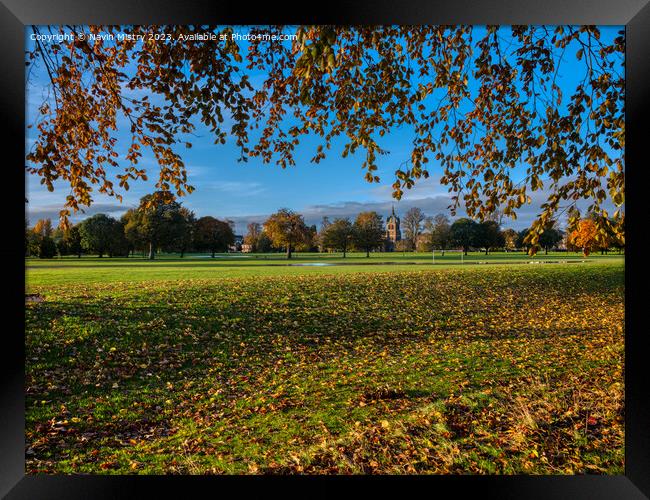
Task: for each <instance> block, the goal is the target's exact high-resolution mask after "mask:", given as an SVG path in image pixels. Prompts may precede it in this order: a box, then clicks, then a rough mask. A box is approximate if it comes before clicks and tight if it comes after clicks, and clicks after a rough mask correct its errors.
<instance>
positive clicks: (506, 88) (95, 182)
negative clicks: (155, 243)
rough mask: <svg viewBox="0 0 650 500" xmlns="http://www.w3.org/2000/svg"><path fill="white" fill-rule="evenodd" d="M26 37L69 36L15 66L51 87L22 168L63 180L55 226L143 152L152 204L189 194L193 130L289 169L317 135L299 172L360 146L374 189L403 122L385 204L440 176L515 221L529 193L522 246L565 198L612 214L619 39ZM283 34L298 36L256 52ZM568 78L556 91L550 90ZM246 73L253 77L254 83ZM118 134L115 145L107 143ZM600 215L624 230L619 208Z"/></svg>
mask: <svg viewBox="0 0 650 500" xmlns="http://www.w3.org/2000/svg"><path fill="white" fill-rule="evenodd" d="M32 30H33V32H34V34H35V35H48V34H49V35H62V34H68V35H69V34H73V35H75V36H72V37H70V38H68V39H65V40H64V41H60V42H56V43H43V42H41V41H39V40H38V39H37V40H36V41H35V42H34V44H33V45H31V46H30V47H29V50H28V52H27V63H28V65H29V66H31V65H32V64H36V63H38V65H40V67H41V68H44V70H43V73H46V75H47V76H46V78H47V79H48V80H49V82H48V83H49V87H50V89H51V92H50V94H49V95H50V96H51V98H50V99H47V100H46V101H44V102H43V104H42V106H41V107H40V114H39V116H38V117H37V119H36V122H35V123H33V124H32V125H33V126H35V127H36V128H37V130H38V133H37V135H36V137H35V138H34V142H33V146H32V148H31V150H30V152H29V154H28V155H27V160H28V162H29V164H28V165H27V168H28V171H29V172H31V173H33V174H35V175H38V176H39V177H40V178H41V180H42V182H43V183H44V184H45V185H46V186H47V187H48V188H49V189H54V182H55V181H59V182H61V181H64V182H65V183H66V184H68V185H69V186H70V194H69V195H68V196H67V199H66V202H65V205H64V207H63V210H62V211H61V217H62V222H65V221H66V220H67V216H68V215H70V213H71V212H72V211H76V210H77V209H79V208H81V207H83V206H89V205H90V204H91V203H92V201H93V198H92V195H93V194H94V191H93V190H95V191H97V192H99V193H105V194H107V195H113V196H117V197H119V196H121V193H122V192H123V190H125V189H128V187H129V185H130V184H131V183H132V182H134V181H136V180H138V179H145V178H147V172H146V169H145V168H144V167H143V166H142V165H141V161H140V160H141V159H143V157H144V155H145V154H146V155H148V156H149V157H151V158H153V159H155V161H156V162H157V164H158V167H159V168H158V170H159V172H158V180H157V182H156V191H157V193H158V194H157V198H156V199H155V200H153V201H155V202H156V201H161V202H168V201H171V198H173V197H172V196H170V194H171V193H173V194H174V196H182V195H184V194H187V193H190V192H191V191H192V190H193V189H194V188H193V187H192V186H191V185H189V184H188V179H187V173H186V170H185V165H184V162H183V158H182V155H181V153H180V151H179V148H180V147H184V146H185V147H190V146H191V143H190V142H189V141H188V137H191V134H192V132H193V130H194V129H195V127H196V126H197V125H201V126H204V127H207V128H208V129H209V131H210V132H211V134H212V136H213V138H214V141H215V143H218V144H223V143H225V141H226V138H227V137H232V138H234V141H235V143H236V144H237V146H238V148H239V152H240V155H239V159H240V160H244V161H245V160H247V159H248V158H250V157H259V158H261V159H262V161H263V162H265V163H269V162H275V163H276V164H278V165H280V166H281V167H283V168H284V167H286V166H289V165H294V164H295V156H296V154H297V146H298V145H299V144H300V143H301V142H302V141H303V139H304V138H306V137H307V136H308V135H309V136H311V137H315V142H316V144H314V148H315V151H314V152H313V156H312V157H311V161H313V162H315V163H318V162H320V161H321V160H323V159H324V158H325V157H326V155H328V154H332V153H331V149H333V147H334V146H336V148H337V149H338V148H339V146H340V148H341V151H340V154H341V155H342V156H344V157H345V156H347V155H349V154H355V153H361V158H360V163H361V167H362V168H363V169H364V170H365V177H366V179H367V180H368V181H370V182H379V181H380V178H379V176H378V175H377V171H378V158H379V157H380V156H381V155H384V154H386V153H387V152H388V151H387V150H386V145H387V141H388V140H389V138H388V136H389V135H390V133H391V132H392V131H393V130H394V128H395V127H397V126H401V127H402V128H403V130H408V131H409V133H410V134H411V137H409V139H408V140H403V141H401V143H403V144H409V148H408V150H407V151H406V153H405V154H404V156H403V157H400V158H397V159H396V160H395V163H394V164H393V168H394V170H393V171H394V179H393V180H394V182H393V185H392V187H393V196H394V197H395V198H397V199H399V198H400V197H401V196H402V194H403V192H404V189H410V188H411V187H412V186H413V185H414V183H415V182H416V181H417V180H418V179H420V178H427V177H428V176H429V175H430V174H431V173H436V175H437V176H439V179H440V183H441V184H443V185H447V186H448V188H449V191H450V193H451V203H450V209H451V211H452V215H455V210H456V209H458V208H462V209H464V210H465V212H466V213H467V215H468V216H469V217H471V218H476V219H478V220H479V221H480V220H484V219H485V218H489V216H490V215H491V214H493V213H494V212H495V211H497V210H499V211H501V213H502V214H503V215H505V216H509V217H512V218H515V217H516V212H517V210H518V209H519V208H520V207H521V206H522V205H524V204H529V203H531V202H532V196H531V195H532V194H533V193H534V192H536V191H538V192H539V193H538V194H541V195H542V200H543V203H542V204H541V210H540V213H539V215H538V217H537V219H536V220H535V221H534V223H533V224H532V227H531V230H530V231H529V232H528V234H527V237H526V238H527V243H528V244H530V245H537V243H538V238H539V235H540V234H541V233H542V230H543V228H544V227H546V226H547V224H548V223H549V221H550V220H553V219H554V218H557V217H558V216H559V214H560V213H562V212H564V211H566V210H567V208H568V207H570V206H574V205H575V203H576V201H577V200H579V199H588V200H590V202H591V204H590V206H589V208H588V210H589V211H590V212H593V213H600V214H601V215H602V214H603V212H604V208H603V205H604V204H605V202H607V201H610V202H612V203H613V204H614V205H615V206H616V207H621V206H622V205H623V203H624V148H625V120H624V102H625V75H624V68H623V62H624V54H625V37H624V32H623V31H621V32H619V33H618V35H616V34H615V35H614V36H602V30H601V28H599V27H597V26H554V27H549V26H507V27H506V26H503V27H499V26H487V27H477V26H353V27H351V26H298V27H281V26H280V27H278V26H274V27H253V28H250V29H249V30H250V32H251V33H250V34H251V35H252V36H251V41H250V43H248V44H247V48H248V50H246V51H243V50H242V47H240V45H239V44H238V43H237V42H236V40H235V38H234V37H233V36H232V35H233V29H232V28H230V27H227V28H223V27H218V26H165V27H164V28H163V27H160V26H144V25H141V26H128V27H127V26H125V27H120V26H60V27H53V26H50V27H45V28H43V27H37V26H34V27H32ZM45 30H49V33H44V31H45ZM206 32H212V33H214V34H215V35H216V38H217V41H215V40H212V39H210V38H209V37H205V36H204V34H205V33H206ZM279 32H282V33H285V34H290V35H295V38H293V39H291V40H287V41H284V42H280V43H278V42H272V41H270V40H271V37H272V36H273V35H277V34H278V33H279ZM99 34H112V35H113V38H112V40H110V41H107V39H106V37H99V36H94V35H99ZM119 34H127V35H129V36H124V37H118V36H117V35H119ZM152 34H153V35H158V37H156V36H150V35H152ZM161 34H162V35H163V42H161V41H160V35H161ZM80 35H83V36H80ZM90 35H93V36H90ZM197 35H201V36H197ZM35 38H38V36H37V37H35ZM566 64H571V67H570V69H569V70H567V66H566ZM28 70H31V68H28ZM567 71H568V72H570V73H571V75H572V81H571V83H569V84H567V83H565V82H564V81H563V80H562V75H563V74H566V73H567ZM251 72H254V73H256V74H260V75H263V76H262V81H261V82H254V81H252V80H251V79H250V78H249V75H250V74H251ZM226 118H228V120H227V121H226ZM227 123H228V125H226V124H227ZM119 127H123V130H124V131H125V132H126V135H127V138H126V139H127V141H128V142H127V143H126V144H125V146H127V147H126V151H123V148H122V147H121V146H120V147H118V141H117V131H118V128H119ZM255 129H258V130H257V131H255ZM251 131H255V133H250V132H251ZM120 139H121V142H123V141H122V139H123V138H122V137H120ZM309 142H310V143H311V141H309ZM522 167H523V173H524V175H523V176H522V175H521V173H522ZM576 179H579V181H576ZM165 193H167V195H165ZM158 198H160V199H158ZM602 220H604V219H597V221H596V224H597V225H598V226H600V223H601V221H602ZM613 220H614V221H615V222H616V221H621V220H622V211H621V210H617V211H616V213H615V214H614V216H613Z"/></svg>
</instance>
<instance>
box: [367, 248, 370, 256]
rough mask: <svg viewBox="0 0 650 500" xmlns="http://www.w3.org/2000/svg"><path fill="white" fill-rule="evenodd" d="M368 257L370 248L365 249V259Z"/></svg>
mask: <svg viewBox="0 0 650 500" xmlns="http://www.w3.org/2000/svg"><path fill="white" fill-rule="evenodd" d="M369 257H370V247H366V258H369Z"/></svg>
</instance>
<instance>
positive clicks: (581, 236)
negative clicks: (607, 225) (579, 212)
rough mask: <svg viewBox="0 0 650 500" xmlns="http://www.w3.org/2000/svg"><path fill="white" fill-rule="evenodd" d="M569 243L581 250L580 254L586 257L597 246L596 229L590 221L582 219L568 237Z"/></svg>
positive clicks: (594, 224)
mask: <svg viewBox="0 0 650 500" xmlns="http://www.w3.org/2000/svg"><path fill="white" fill-rule="evenodd" d="M569 242H570V243H571V244H572V245H573V246H575V247H577V248H581V249H582V254H583V255H584V256H585V257H588V256H589V254H590V253H591V252H592V250H594V249H595V248H596V247H597V246H598V242H599V238H598V228H597V227H596V223H595V222H594V221H593V220H592V219H582V220H580V221H579V222H578V223H577V227H576V229H574V230H573V232H572V233H571V234H570V236H569Z"/></svg>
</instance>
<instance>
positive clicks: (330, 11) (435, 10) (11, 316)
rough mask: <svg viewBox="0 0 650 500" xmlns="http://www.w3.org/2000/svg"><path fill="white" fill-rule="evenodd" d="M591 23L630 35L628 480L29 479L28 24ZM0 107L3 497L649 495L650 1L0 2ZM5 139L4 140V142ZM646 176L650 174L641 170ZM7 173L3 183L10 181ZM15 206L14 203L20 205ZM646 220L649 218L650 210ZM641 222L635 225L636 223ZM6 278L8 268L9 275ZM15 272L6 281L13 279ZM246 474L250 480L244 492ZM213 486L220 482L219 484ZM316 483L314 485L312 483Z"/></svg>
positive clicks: (0, 439)
mask: <svg viewBox="0 0 650 500" xmlns="http://www.w3.org/2000/svg"><path fill="white" fill-rule="evenodd" d="M207 22H210V23H219V24H275V23H284V24H303V23H307V24H330V23H332V24H505V25H509V24H550V25H557V24H596V25H625V28H626V128H627V138H626V139H627V140H626V164H627V165H626V191H627V196H626V216H627V217H626V218H627V231H626V233H627V237H626V243H627V246H626V266H625V287H626V311H625V322H626V325H625V326H626V328H625V332H626V333H625V345H626V356H625V387H626V393H625V398H626V408H625V414H626V417H625V432H626V435H625V437H626V445H625V475H623V476H587V475H584V476H489V477H483V476H481V477H479V476H432V477H419V476H418V477H374V478H372V477H349V478H341V477H335V478H313V477H303V476H298V477H283V478H272V477H247V478H241V477H223V478H185V477H183V478H173V477H134V476H44V475H35V476H26V475H25V470H24V469H25V467H24V463H25V461H24V459H25V455H24V452H25V443H24V334H23V333H22V332H24V314H23V312H22V311H23V310H24V309H23V307H24V299H23V296H24V283H25V271H24V249H23V247H22V245H21V244H20V243H19V242H20V241H23V239H22V238H23V236H22V232H23V228H22V224H23V222H22V220H21V218H20V217H17V216H16V214H15V213H14V212H13V209H10V208H9V207H12V208H13V207H18V206H19V205H18V204H19V203H24V202H23V200H22V198H23V193H22V192H20V190H19V189H15V186H20V185H22V183H23V182H25V177H24V176H25V174H24V170H21V168H22V166H24V140H25V118H24V117H25V63H24V40H25V37H24V28H25V26H28V25H33V24H69V23H74V24H144V23H147V24H149V23H154V24H192V23H195V24H196V23H207ZM0 48H1V49H0V54H1V55H0V58H1V60H2V64H1V65H0V68H2V77H1V78H0V103H1V108H0V109H2V118H3V122H4V125H5V127H6V130H5V133H4V137H3V142H4V148H3V149H2V152H3V156H2V159H3V160H4V170H3V174H4V175H3V177H2V179H3V180H5V179H6V182H4V183H2V184H1V185H2V188H3V189H2V193H3V195H4V196H5V197H11V198H12V200H11V202H10V204H9V203H8V204H6V205H5V206H6V207H7V209H6V210H5V215H4V220H5V228H6V230H7V233H8V235H9V233H10V234H11V240H10V241H11V243H9V244H7V245H3V246H2V248H1V249H0V253H1V254H2V258H3V260H2V262H3V264H4V265H3V270H4V271H5V273H4V274H7V275H8V276H7V278H6V280H7V281H8V282H7V283H6V284H5V286H4V289H5V291H7V293H6V294H5V299H4V301H3V307H4V308H5V311H4V312H5V314H4V315H3V319H4V321H3V322H2V325H3V327H4V328H0V331H3V338H2V341H3V348H0V353H1V354H0V356H1V362H0V366H1V368H2V372H3V373H2V375H3V376H2V378H1V379H0V436H1V437H0V443H1V452H0V495H2V496H5V495H6V498H12V499H15V498H125V497H142V496H149V495H150V494H152V493H154V490H159V491H162V492H164V493H166V494H173V493H176V494H184V495H187V493H186V491H187V489H188V488H194V487H197V486H203V487H204V486H207V487H208V490H207V491H208V492H210V494H211V495H219V494H225V492H226V491H228V490H227V489H226V488H228V487H229V486H237V488H239V490H238V491H239V493H238V494H239V495H241V494H247V493H251V492H255V493H257V494H258V495H259V496H261V495H262V494H264V495H267V494H268V493H269V492H270V491H271V490H277V491H278V492H281V493H283V494H291V493H292V492H297V491H299V490H302V489H303V488H305V489H311V490H312V494H314V495H316V494H324V493H331V490H332V489H333V488H336V489H341V488H344V489H348V488H349V487H350V486H352V485H353V484H354V485H355V486H363V487H364V488H371V489H376V490H377V491H381V492H382V493H386V492H388V491H392V492H394V493H398V494H400V495H408V494H409V492H410V491H411V490H410V488H412V487H415V486H417V487H418V488H423V489H424V492H425V493H426V492H428V493H429V494H430V495H434V496H435V495H439V494H440V492H441V491H445V492H448V493H451V494H453V495H454V496H461V497H462V496H466V495H467V494H472V495H477V494H478V495H480V496H486V495H487V496H492V497H496V498H513V499H514V498H517V499H520V498H571V499H580V498H585V499H587V498H588V499H599V498H620V499H623V498H649V497H650V409H649V402H650V390H648V383H647V382H648V381H649V378H650V377H648V371H647V370H646V365H645V361H646V359H648V353H649V348H648V345H650V343H647V342H646V339H645V338H644V337H645V333H646V332H645V328H644V323H645V322H644V321H643V319H644V318H643V316H642V307H643V306H642V305H640V301H639V305H636V303H635V302H634V300H633V299H634V297H635V295H637V294H639V296H642V294H643V292H644V287H643V281H642V280H643V278H642V272H641V270H642V269H643V266H644V258H643V254H642V251H643V249H642V246H643V245H642V241H641V239H642V237H643V235H644V233H643V229H644V228H643V227H641V223H642V222H641V221H642V217H643V214H642V212H643V208H642V207H643V205H642V199H643V196H644V193H643V191H642V190H643V188H644V186H647V185H648V184H646V183H645V182H644V181H645V179H644V177H643V175H644V173H645V172H644V164H643V162H644V160H645V155H644V153H645V149H646V148H645V147H644V146H645V145H644V141H645V142H647V138H646V134H645V131H644V127H643V124H644V121H646V120H647V118H648V117H650V98H649V97H650V0H610V1H607V0H580V1H572V2H570V3H569V2H567V0H545V1H543V2H542V1H539V0H480V1H479V0H456V1H450V0H447V1H440V0H436V1H426V0H411V1H408V2H401V3H398V2H394V1H390V0H382V1H372V0H364V1H358V2H355V3H354V4H350V3H349V2H344V1H338V0H330V1H328V2H313V3H303V4H299V5H295V6H293V5H285V6H281V5H279V4H277V3H275V2H268V3H266V4H261V5H256V4H253V3H251V4H243V3H242V2H233V1H228V2H216V1H214V0H213V1H209V0H189V1H176V2H174V1H171V0H166V1H165V0H163V1H155V0H139V1H137V2H136V1H133V0H111V1H110V2H105V1H100V0H86V1H84V2H79V1H75V0H58V1H51V0H50V1H47V0H0ZM5 141H6V142H5ZM646 170H647V167H646ZM7 176H8V177H7ZM14 203H15V204H14ZM646 215H647V211H646ZM637 226H638V227H637ZM10 271H11V272H10ZM9 275H11V276H9ZM242 479H246V483H245V485H244V484H242ZM213 481H217V483H214V482H213ZM315 481H318V488H317V489H316V483H315Z"/></svg>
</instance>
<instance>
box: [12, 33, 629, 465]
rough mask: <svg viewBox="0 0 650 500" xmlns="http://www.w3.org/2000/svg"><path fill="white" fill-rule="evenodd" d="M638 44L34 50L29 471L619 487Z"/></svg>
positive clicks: (385, 37) (317, 40)
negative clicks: (630, 107) (590, 481)
mask: <svg viewBox="0 0 650 500" xmlns="http://www.w3.org/2000/svg"><path fill="white" fill-rule="evenodd" d="M624 33H625V31H624V29H623V27H621V26H544V25H524V26H505V25H504V26H478V25H476V26H474V25H462V26H461V25H457V26H437V25H425V26H368V27H364V26H234V25H233V26H188V25H169V26H126V25H124V26H108V25H107V26H84V25H80V26H76V25H70V26H47V25H41V26H27V27H26V29H25V44H26V52H25V62H26V65H25V82H26V98H27V102H26V125H27V128H26V130H25V149H26V151H25V154H26V162H25V164H26V193H25V198H26V204H25V247H26V255H25V266H26V299H25V308H26V312H25V371H26V383H25V398H26V403H25V418H26V422H25V433H26V445H25V446H26V447H25V464H26V472H27V474H43V473H45V474H79V473H82V474H86V473H91V474H145V475H146V474H489V475H513V474H552V475H558V474H560V475H574V474H601V475H620V474H623V473H624V466H625V463H624V445H625V432H624V417H625V403H624V389H625V387H624V378H623V373H624V313H625V305H624V288H625V287H624V268H625V267H624V266H625V231H624V222H625V188H624V186H625V168H624V164H625V158H624V148H625V120H624V113H625V108H624V102H625V35H624Z"/></svg>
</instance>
